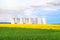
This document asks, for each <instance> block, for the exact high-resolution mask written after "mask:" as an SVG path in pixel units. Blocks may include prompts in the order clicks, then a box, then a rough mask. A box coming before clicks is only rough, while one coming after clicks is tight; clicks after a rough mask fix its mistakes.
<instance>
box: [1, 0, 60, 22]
mask: <svg viewBox="0 0 60 40" xmlns="http://www.w3.org/2000/svg"><path fill="white" fill-rule="evenodd" d="M59 9H60V1H58V0H1V1H0V18H1V19H4V20H5V19H6V20H8V19H9V18H10V19H11V18H12V17H37V15H36V14H38V15H39V13H40V14H46V13H42V12H43V11H46V12H51V11H57V10H59ZM41 10H42V12H41ZM37 11H40V12H39V13H38V12H37ZM48 14H49V13H48ZM6 15H7V16H6ZM6 20H5V21H6Z"/></svg>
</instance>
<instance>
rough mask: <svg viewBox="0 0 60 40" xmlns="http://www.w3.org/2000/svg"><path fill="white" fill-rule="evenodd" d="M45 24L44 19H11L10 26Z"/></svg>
mask: <svg viewBox="0 0 60 40" xmlns="http://www.w3.org/2000/svg"><path fill="white" fill-rule="evenodd" d="M15 23H17V24H46V19H45V18H12V20H11V24H15Z"/></svg>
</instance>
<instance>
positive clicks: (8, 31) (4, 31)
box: [0, 28, 60, 40]
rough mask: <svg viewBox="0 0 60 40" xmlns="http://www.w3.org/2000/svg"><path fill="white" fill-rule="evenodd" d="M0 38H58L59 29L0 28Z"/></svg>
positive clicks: (40, 39) (19, 39)
mask: <svg viewBox="0 0 60 40" xmlns="http://www.w3.org/2000/svg"><path fill="white" fill-rule="evenodd" d="M0 40H60V30H52V29H50V30H47V29H24V28H23V29H22V28H0Z"/></svg>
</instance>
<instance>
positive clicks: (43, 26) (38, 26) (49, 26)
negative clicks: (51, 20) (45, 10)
mask: <svg viewBox="0 0 60 40" xmlns="http://www.w3.org/2000/svg"><path fill="white" fill-rule="evenodd" d="M0 27H10V28H14V27H15V28H35V29H60V25H58V24H56V25H55V24H0Z"/></svg>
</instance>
